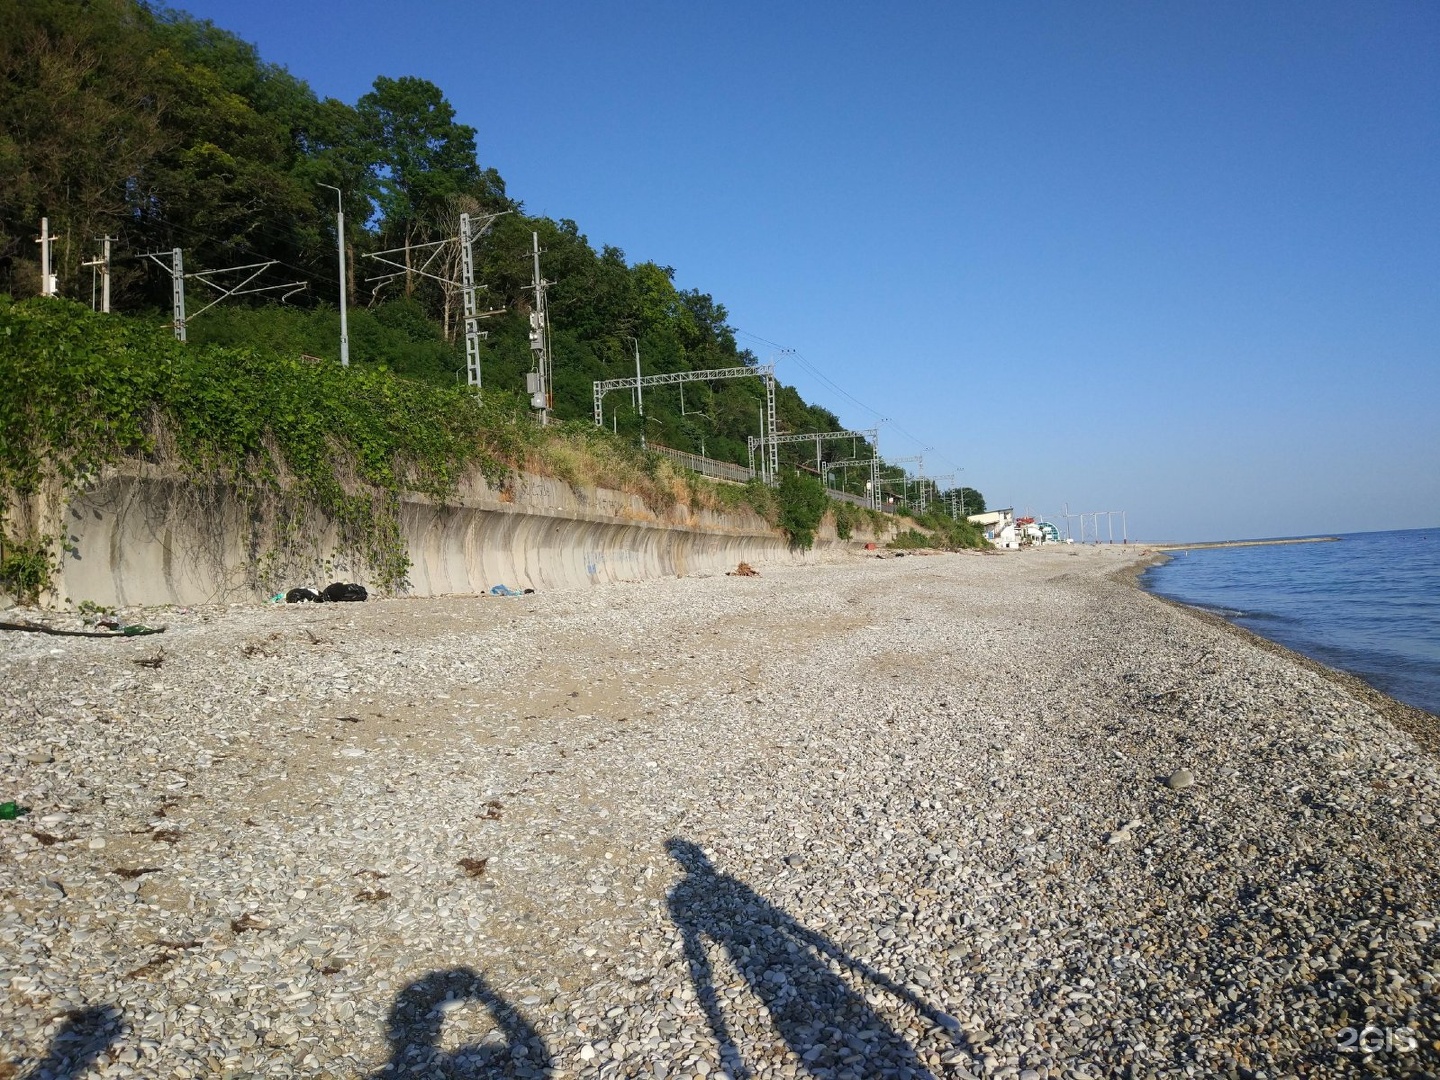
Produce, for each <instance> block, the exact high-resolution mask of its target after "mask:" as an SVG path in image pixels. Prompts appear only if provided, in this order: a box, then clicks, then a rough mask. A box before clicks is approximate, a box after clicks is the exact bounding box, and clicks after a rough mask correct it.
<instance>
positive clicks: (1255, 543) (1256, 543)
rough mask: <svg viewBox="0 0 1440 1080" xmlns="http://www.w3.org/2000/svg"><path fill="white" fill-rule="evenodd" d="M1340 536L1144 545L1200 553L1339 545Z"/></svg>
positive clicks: (1161, 549)
mask: <svg viewBox="0 0 1440 1080" xmlns="http://www.w3.org/2000/svg"><path fill="white" fill-rule="evenodd" d="M1340 540H1341V537H1338V536H1293V537H1286V538H1282V539H1279V540H1199V541H1196V542H1195V543H1193V544H1143V545H1141V546H1142V547H1148V548H1150V549H1151V550H1152V551H1200V550H1202V549H1204V548H1232V547H1271V546H1275V545H1280V544H1338V543H1339V542H1340Z"/></svg>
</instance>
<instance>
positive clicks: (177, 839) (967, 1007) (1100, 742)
mask: <svg viewBox="0 0 1440 1080" xmlns="http://www.w3.org/2000/svg"><path fill="white" fill-rule="evenodd" d="M1144 551H1145V549H1141V550H1139V551H1131V552H1124V553H1121V552H1119V551H1114V552H1106V551H1073V550H1066V549H1061V550H1058V551H1054V552H1031V553H1016V554H1013V555H1011V556H1010V557H1008V558H996V557H979V556H978V555H972V554H952V555H938V556H935V557H931V558H923V559H920V558H917V559H910V558H906V559H894V560H882V559H874V558H864V557H860V556H857V557H854V558H852V559H848V560H842V561H836V562H834V563H827V564H824V565H816V566H798V567H791V566H779V565H777V566H767V565H761V566H760V567H759V570H760V572H761V576H760V577H756V578H730V577H724V576H719V575H717V576H714V577H705V578H689V579H684V580H674V579H671V580H660V581H651V582H643V583H634V584H620V585H612V586H603V587H599V588H594V589H589V590H576V591H570V592H563V593H561V592H557V593H551V594H535V595H532V596H524V597H516V598H511V599H500V598H494V597H492V598H488V599H481V598H453V597H452V598H435V599H419V600H382V601H374V602H367V603H365V604H353V605H349V604H334V605H318V606H309V605H305V606H288V607H280V606H266V607H258V608H257V607H248V606H247V607H236V608H228V607H223V606H215V607H211V608H205V609H196V610H193V611H190V612H186V613H181V612H178V611H176V612H172V613H170V615H168V616H167V621H168V622H169V624H170V631H169V632H168V633H167V634H166V635H164V637H163V638H158V639H139V640H134V639H124V640H105V641H100V640H91V639H53V638H44V636H43V635H34V634H25V635H20V634H14V635H5V636H3V637H0V663H3V664H4V667H5V671H6V673H7V676H8V678H7V681H6V687H5V689H4V690H0V793H3V795H4V797H7V798H8V797H11V796H13V797H15V798H17V799H19V801H21V802H22V803H24V804H26V805H30V806H33V807H34V811H33V814H32V816H31V817H28V818H24V819H22V820H20V821H18V822H0V940H3V941H5V942H6V943H7V946H6V953H5V954H4V955H3V957H0V986H5V987H6V988H7V989H8V991H9V993H8V996H0V1065H3V1064H7V1063H9V1064H18V1063H34V1062H35V1061H37V1060H39V1059H40V1058H41V1057H42V1056H44V1055H46V1054H47V1053H50V1052H51V1051H52V1049H54V1048H60V1049H63V1048H64V1047H65V1046H67V1045H70V1043H69V1042H68V1041H57V1040H59V1038H60V1036H61V1035H63V1034H66V1033H67V1032H71V1031H72V1030H73V1029H72V1028H68V1027H67V1025H68V1024H71V1023H73V1022H74V1021H73V1018H74V1017H76V1016H87V1015H92V1016H95V1017H96V1019H95V1021H94V1023H95V1024H96V1025H97V1030H96V1031H95V1032H91V1033H90V1035H91V1036H93V1037H94V1039H95V1041H96V1044H97V1045H98V1046H100V1047H101V1051H97V1052H102V1056H103V1058H104V1061H103V1062H101V1063H99V1064H97V1066H96V1068H95V1070H94V1073H95V1075H98V1076H103V1077H124V1078H131V1077H141V1076H150V1075H168V1074H169V1073H171V1072H173V1071H175V1068H176V1067H177V1066H180V1067H184V1068H185V1069H187V1070H189V1071H190V1072H192V1073H194V1074H199V1075H204V1074H205V1073H206V1070H207V1069H208V1068H209V1066H208V1065H207V1064H206V1061H207V1060H208V1058H209V1057H213V1059H214V1060H215V1061H217V1062H219V1063H220V1065H221V1066H223V1069H230V1070H232V1071H233V1072H235V1073H236V1074H240V1075H259V1074H262V1073H266V1072H270V1071H274V1070H276V1069H284V1068H289V1069H291V1070H292V1071H295V1070H299V1071H301V1072H304V1071H309V1072H329V1073H330V1074H332V1075H343V1076H367V1075H376V1074H377V1071H378V1070H380V1069H381V1068H382V1067H383V1066H384V1065H385V1064H386V1063H387V1062H391V1063H395V1064H397V1065H400V1064H403V1065H404V1067H405V1068H406V1069H411V1068H413V1069H415V1070H419V1069H420V1068H421V1066H422V1065H425V1066H426V1067H429V1068H431V1069H432V1070H434V1069H439V1070H441V1072H442V1074H444V1069H446V1068H450V1067H451V1066H455V1067H456V1069H457V1070H458V1069H459V1064H458V1063H459V1059H460V1058H462V1057H463V1058H465V1060H467V1061H469V1062H470V1063H471V1064H470V1065H469V1066H467V1067H468V1068H470V1069H471V1072H472V1073H478V1074H479V1075H485V1072H484V1067H483V1065H484V1063H485V1062H490V1063H491V1065H492V1066H494V1067H496V1068H498V1067H499V1063H500V1062H501V1061H502V1060H503V1061H504V1062H506V1063H507V1064H508V1063H510V1062H512V1061H517V1060H523V1061H525V1062H528V1063H529V1064H528V1065H526V1066H525V1068H524V1069H523V1070H522V1071H521V1072H520V1073H517V1075H529V1076H532V1077H539V1076H542V1075H544V1076H550V1077H553V1078H554V1080H560V1078H566V1080H580V1078H585V1080H591V1078H599V1077H601V1076H602V1075H611V1074H614V1073H617V1072H618V1073H619V1074H624V1075H647V1073H646V1072H645V1070H647V1069H651V1068H652V1066H654V1065H663V1066H664V1067H665V1069H666V1070H667V1071H668V1073H669V1076H671V1077H681V1076H683V1077H687V1078H694V1077H696V1076H699V1075H702V1074H706V1073H708V1074H710V1075H715V1074H717V1073H718V1072H719V1071H721V1070H730V1071H731V1072H732V1074H733V1072H734V1071H735V1069H736V1064H735V1060H736V1058H738V1059H739V1061H741V1062H743V1063H744V1064H745V1067H746V1068H748V1069H749V1070H750V1072H751V1074H752V1075H754V1076H756V1077H757V1078H759V1077H767V1078H768V1077H776V1078H778V1077H780V1076H789V1075H793V1076H794V1077H797V1078H798V1077H801V1076H805V1075H807V1074H813V1070H811V1066H812V1065H813V1066H814V1068H815V1069H821V1068H823V1069H826V1070H828V1074H829V1075H831V1076H834V1077H837V1078H838V1077H840V1076H842V1075H844V1074H845V1073H846V1072H849V1073H850V1075H851V1076H854V1077H856V1078H857V1080H858V1078H863V1077H868V1076H872V1075H880V1074H881V1073H882V1072H883V1071H884V1070H886V1069H893V1070H898V1069H900V1068H907V1069H909V1070H910V1071H911V1073H912V1075H914V1076H916V1077H917V1078H920V1077H935V1078H939V1077H946V1078H949V1077H963V1076H967V1075H973V1076H977V1077H978V1076H992V1075H996V1074H1003V1075H1008V1076H1010V1077H1012V1078H1016V1077H1018V1076H1019V1075H1020V1074H1022V1073H1023V1072H1025V1071H1026V1070H1033V1071H1034V1072H1035V1073H1037V1074H1038V1075H1041V1076H1044V1077H1048V1078H1052V1080H1053V1078H1059V1077H1063V1076H1066V1075H1067V1074H1072V1075H1083V1071H1084V1070H1087V1069H1088V1070H1089V1072H1090V1075H1097V1076H1098V1075H1116V1074H1121V1073H1127V1072H1129V1071H1131V1070H1133V1071H1138V1072H1139V1073H1140V1074H1141V1075H1150V1074H1152V1073H1157V1074H1161V1075H1179V1074H1180V1073H1182V1072H1183V1071H1184V1070H1185V1069H1187V1068H1189V1069H1193V1070H1194V1071H1195V1072H1196V1074H1197V1075H1225V1074H1226V1073H1228V1072H1230V1071H1231V1070H1232V1069H1233V1070H1235V1071H1236V1073H1237V1074H1238V1075H1253V1073H1254V1072H1255V1071H1256V1070H1259V1069H1262V1068H1263V1069H1265V1070H1267V1071H1268V1072H1269V1074H1270V1075H1286V1074H1289V1073H1300V1072H1304V1071H1306V1070H1309V1071H1311V1072H1312V1073H1318V1072H1323V1071H1325V1070H1327V1069H1328V1070H1330V1071H1329V1072H1328V1073H1327V1075H1330V1074H1333V1073H1334V1071H1335V1070H1336V1069H1338V1068H1340V1067H1341V1066H1342V1065H1343V1064H1344V1061H1345V1059H1344V1058H1342V1057H1339V1056H1338V1055H1337V1051H1336V1033H1337V1032H1338V1031H1340V1030H1342V1029H1343V1028H1344V1027H1345V1026H1346V1025H1347V1024H1348V1023H1350V1022H1351V1019H1352V1018H1357V1017H1360V1016H1362V1015H1364V1016H1366V1017H1373V1022H1374V1023H1375V1024H1377V1025H1384V1026H1385V1027H1386V1028H1387V1029H1389V1030H1392V1031H1400V1030H1407V1031H1408V1030H1411V1029H1412V1028H1413V1030H1414V1032H1415V1034H1416V1036H1417V1043H1416V1048H1415V1049H1414V1050H1413V1051H1407V1052H1406V1053H1404V1054H1403V1055H1399V1056H1396V1057H1394V1058H1393V1059H1387V1061H1386V1065H1387V1069H1388V1070H1389V1072H1390V1073H1391V1074H1392V1075H1414V1076H1420V1075H1427V1074H1429V1073H1430V1072H1433V1070H1434V1068H1435V1066H1436V1065H1437V1064H1440V1045H1435V1043H1436V1040H1437V1039H1440V1020H1437V1019H1436V1018H1435V1017H1434V1016H1432V1015H1431V1014H1432V1011H1433V1009H1432V1007H1431V1006H1430V1005H1428V1004H1426V1003H1427V1002H1431V1001H1433V1000H1434V998H1435V996H1436V994H1437V992H1440V979H1437V978H1436V974H1435V973H1436V972H1440V937H1437V935H1436V933H1435V926H1436V924H1437V923H1440V897H1437V895H1436V891H1435V889H1434V882H1433V871H1432V870H1431V869H1430V868H1431V867H1433V865H1435V864H1437V863H1440V837H1437V834H1436V829H1435V827H1434V819H1435V816H1436V815H1437V814H1440V769H1437V765H1436V762H1435V760H1434V752H1433V750H1432V749H1430V747H1429V745H1422V744H1421V743H1420V742H1419V741H1418V740H1417V738H1415V737H1412V736H1411V735H1410V734H1407V732H1406V731H1405V730H1404V729H1403V728H1402V727H1401V726H1400V725H1398V724H1396V723H1395V722H1394V721H1393V719H1392V717H1391V713H1390V711H1389V710H1388V709H1387V707H1386V702H1388V700H1389V699H1385V701H1380V700H1378V699H1380V698H1383V695H1380V694H1379V693H1378V692H1376V691H1371V690H1369V688H1368V687H1366V688H1364V691H1363V692H1357V690H1358V688H1357V687H1355V686H1354V685H1352V684H1350V683H1348V682H1347V681H1346V680H1345V679H1343V678H1342V679H1339V680H1337V679H1336V678H1335V677H1334V676H1335V675H1336V674H1337V673H1335V672H1332V671H1331V670H1330V669H1327V668H1324V666H1323V665H1315V664H1313V663H1308V662H1303V661H1304V658H1301V657H1297V656H1296V654H1293V653H1291V652H1290V651H1289V650H1285V649H1283V648H1282V647H1278V646H1273V647H1272V645H1271V643H1268V642H1266V641H1265V640H1264V639H1261V638H1257V637H1256V636H1255V635H1253V634H1250V633H1249V632H1248V631H1244V630H1242V629H1241V628H1238V627H1233V626H1231V625H1230V624H1228V623H1225V622H1224V621H1223V620H1219V619H1217V618H1215V617H1213V616H1211V617H1207V614H1206V613H1204V612H1200V611H1196V610H1195V609H1192V608H1189V607H1186V606H1184V605H1179V604H1174V603H1172V602H1169V601H1165V600H1164V598H1161V597H1156V596H1153V594H1150V593H1147V592H1145V591H1144V590H1143V589H1140V588H1139V587H1138V583H1137V582H1136V581H1135V578H1136V577H1137V576H1138V573H1139V572H1140V571H1141V570H1142V569H1143V568H1144V565H1145V563H1146V560H1151V561H1153V560H1154V559H1156V558H1158V557H1160V556H1157V555H1156V554H1155V553H1153V552H1150V553H1149V554H1144ZM1127 579H1128V580H1127ZM1155 600H1160V601H1162V602H1161V603H1154V602H1153V601H1155ZM1197 616H1198V617H1197ZM1222 628H1223V630H1222ZM1237 630H1239V631H1240V632H1239V633H1236V631H1237ZM157 641H158V642H160V644H162V645H163V647H164V656H163V660H162V661H161V662H159V663H158V664H155V665H154V666H153V667H152V666H148V663H149V662H150V661H153V660H154V659H155V658H156V656H158V646H157V644H156V642H157ZM1256 644H1259V645H1260V646H1261V648H1259V649H1256V648H1252V646H1253V645H1256ZM1296 659H1300V660H1302V663H1301V664H1295V663H1294V662H1293V661H1294V660H1296ZM142 660H143V661H146V662H147V666H141V665H140V664H139V663H138V661H142ZM1347 678H1348V677H1347ZM1182 774H1184V778H1183V779H1177V778H1180V777H1182ZM1172 784H1173V785H1174V786H1172ZM1426 818H1428V819H1429V821H1430V824H1426V823H1425V820H1424V819H1426ZM127 875H132V876H127ZM1377 941H1378V942H1383V945H1376V944H1372V943H1373V942H1377ZM1391 970H1394V971H1398V972H1400V973H1401V974H1402V975H1403V979H1402V980H1400V981H1398V982H1397V981H1395V980H1394V979H1392V977H1391V976H1390V975H1389V974H1388V972H1389V971H1391ZM437 1003H438V1005H442V1006H443V1007H441V1008H439V1011H438V1013H435V1012H434V1010H435V1009H436V1007H437ZM1366 1009H1370V1010H1373V1011H1372V1012H1369V1013H1367V1012H1365V1010H1366ZM302 1010H303V1011H302ZM435 1015H438V1016H440V1017H441V1018H442V1019H441V1020H438V1021H437V1020H434V1019H429V1020H427V1019H426V1018H427V1017H433V1016H435ZM1281 1015H1283V1017H1284V1021H1283V1023H1281V1022H1279V1021H1278V1017H1280V1016H1281ZM500 1017H510V1018H511V1019H510V1020H507V1021H505V1022H504V1023H501V1022H500ZM107 1018H108V1019H107ZM441 1026H443V1029H444V1030H443V1035H444V1038H443V1041H442V1040H441V1039H440V1034H441V1032H440V1027H441ZM835 1030H838V1031H839V1035H838V1036H832V1035H831V1034H829V1033H830V1032H832V1031H835ZM387 1033H388V1035H387ZM861 1033H868V1034H867V1035H866V1037H865V1038H860V1034H861ZM521 1046H524V1047H525V1048H526V1054H525V1056H524V1057H523V1059H516V1058H514V1057H513V1056H512V1051H513V1050H515V1049H518V1048H519V1047H521ZM806 1055H810V1056H808V1057H807V1056H806ZM312 1058H313V1063H311V1064H305V1062H307V1061H310V1060H311V1059H312ZM847 1058H848V1059H851V1060H850V1062H849V1064H847V1062H846V1059H847ZM542 1066H543V1068H542ZM787 1068H788V1069H789V1070H790V1072H788V1073H787V1072H786V1071H785V1070H786V1069H787ZM223 1069H222V1071H223ZM547 1070H548V1071H547ZM637 1070H639V1071H638V1072H637ZM1076 1070H1081V1071H1080V1072H1078V1073H1077V1072H1076ZM0 1071H3V1070H0ZM212 1071H213V1070H212ZM402 1073H403V1069H402ZM457 1074H465V1073H464V1072H463V1070H462V1071H459V1072H458V1073H457ZM649 1075H653V1071H652V1072H651V1073H649Z"/></svg>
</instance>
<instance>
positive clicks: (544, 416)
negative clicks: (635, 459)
mask: <svg viewBox="0 0 1440 1080" xmlns="http://www.w3.org/2000/svg"><path fill="white" fill-rule="evenodd" d="M530 245H531V249H530V250H531V254H532V256H533V257H534V260H535V262H534V268H533V272H532V273H533V276H532V278H531V280H532V281H533V282H534V284H533V285H531V286H530V287H531V289H533V290H534V292H535V310H534V311H532V312H531V313H530V351H531V352H532V353H533V354H534V356H533V357H532V360H533V362H534V364H535V370H534V371H532V372H530V374H529V375H528V376H527V377H526V387H525V389H526V390H527V391H528V392H529V394H530V407H531V408H532V409H534V410H535V411H536V412H538V413H539V414H540V426H541V427H544V426H545V425H547V424H549V423H550V409H551V408H552V407H553V406H554V404H555V395H554V391H553V390H552V389H551V384H552V379H551V356H550V315H549V301H548V300H547V298H546V287H547V286H549V285H552V284H554V282H550V281H546V280H545V279H544V278H542V277H541V276H540V234H539V233H538V232H532V233H531V234H530ZM635 349H636V361H635V364H636V367H635V376H636V378H639V376H640V367H639V364H640V361H639V349H640V343H639V342H638V341H637V342H636V343H635ZM640 427H641V433H640V445H641V446H644V445H645V433H644V427H645V425H644V420H643V414H642V420H641V425H640Z"/></svg>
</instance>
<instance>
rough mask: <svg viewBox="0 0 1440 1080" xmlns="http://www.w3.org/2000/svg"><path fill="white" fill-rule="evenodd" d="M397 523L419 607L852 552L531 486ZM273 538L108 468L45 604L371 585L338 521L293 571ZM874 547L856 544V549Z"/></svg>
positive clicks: (224, 499) (413, 500)
mask: <svg viewBox="0 0 1440 1080" xmlns="http://www.w3.org/2000/svg"><path fill="white" fill-rule="evenodd" d="M400 523H401V531H402V534H403V537H404V541H405V543H406V545H407V547H408V550H409V555H410V559H411V562H412V567H411V570H410V574H409V586H410V587H409V589H408V590H406V592H407V593H408V594H409V595H416V596H440V595H446V594H456V593H462V594H463V593H479V592H485V591H488V590H489V589H490V588H491V586H493V585H498V584H504V585H508V586H510V587H512V588H533V589H537V590H555V589H569V588H581V587H584V586H589V585H594V584H599V583H602V582H611V581H623V580H640V579H644V578H655V577H675V576H684V575H688V574H707V573H718V572H722V571H725V570H733V569H734V568H735V566H736V565H737V564H738V563H740V562H742V561H744V562H749V563H752V564H756V565H764V564H766V563H770V564H774V563H780V562H785V563H789V562H797V561H810V560H815V559H824V558H827V557H833V556H834V555H835V554H837V553H839V552H841V551H843V550H844V549H845V548H847V547H848V546H849V544H847V543H845V542H842V541H840V540H838V539H837V538H836V536H835V533H834V530H833V528H831V527H830V526H829V525H828V523H827V524H826V525H825V526H823V527H822V529H821V530H820V532H819V534H818V535H817V542H816V546H815V549H814V550H812V551H810V552H805V553H799V552H792V551H790V549H789V547H788V545H787V544H786V541H785V539H784V536H783V534H781V533H780V532H778V531H777V530H775V529H772V528H770V526H769V525H768V524H767V523H766V522H765V520H764V519H763V518H761V517H760V516H759V515H757V514H755V513H753V512H750V511H735V512H727V513H723V514H721V513H715V512H712V511H699V512H692V511H690V510H689V508H687V507H684V506H676V507H673V508H671V509H670V510H669V511H666V512H664V513H662V514H656V513H655V512H654V511H652V510H651V509H650V508H649V507H647V506H646V505H645V504H644V503H642V502H641V501H640V500H639V499H638V498H636V497H633V496H629V495H625V494H623V493H621V492H618V491H611V490H606V489H590V490H585V491H576V490H573V489H572V488H570V487H569V485H567V484H565V483H564V482H563V481H559V480H555V479H553V478H550V477H542V476H534V475H525V476H522V477H521V478H519V479H518V480H517V481H516V482H515V483H513V484H510V485H507V486H506V487H505V488H503V489H496V488H492V487H491V486H490V485H488V484H487V483H486V482H485V481H484V480H483V479H479V478H476V479H474V480H472V481H471V482H469V483H468V484H466V485H465V486H464V487H463V488H462V490H461V491H460V492H459V493H458V494H457V495H456V496H455V497H454V498H453V499H451V500H450V501H449V502H448V503H447V505H444V506H440V505H437V504H436V503H435V502H434V501H432V500H429V499H427V498H425V497H423V496H419V495H408V496H406V497H405V498H404V499H403V500H402V503H401V508H400ZM56 524H57V526H58V523H56ZM275 526H276V523H274V522H268V523H267V522H259V521H256V520H252V516H251V512H250V511H249V510H247V508H246V507H245V506H244V505H243V504H242V503H241V502H240V501H239V500H238V499H237V498H235V496H234V494H233V493H232V492H229V491H226V490H224V489H221V488H208V489H207V488H200V487H197V486H196V485H195V484H193V483H190V482H188V481H185V480H183V479H179V478H177V477H174V476H167V475H163V474H160V473H158V472H155V471H147V470H146V469H145V468H144V467H135V468H133V469H129V470H125V471H121V470H110V471H107V473H106V474H105V475H104V476H103V477H102V478H101V479H100V481H99V482H98V483H96V484H95V485H93V486H92V487H91V488H90V489H89V490H88V491H86V492H84V493H82V494H79V495H76V496H73V497H72V498H71V499H70V500H69V503H68V506H67V507H66V509H65V520H64V534H65V536H66V541H67V551H66V553H65V556H64V558H63V565H62V569H61V574H60V576H59V579H58V581H57V588H56V589H55V591H54V593H53V594H52V595H51V596H50V597H49V598H48V599H49V600H50V601H51V602H58V603H78V602H80V601H82V600H89V601H92V602H94V603H97V604H104V605H107V606H125V605H134V604H146V605H150V604H204V603H215V602H224V601H246V600H255V599H260V598H263V597H264V596H265V595H266V594H267V593H268V592H269V591H270V590H271V589H276V588H281V587H288V586H292V585H301V584H310V585H319V586H324V585H325V584H326V583H327V582H328V581H331V580H359V581H361V582H363V583H365V584H367V585H369V584H371V583H370V582H369V581H367V580H366V574H365V572H364V568H363V567H357V566H355V565H353V564H350V565H347V564H346V563H345V562H344V561H343V560H338V561H337V560H334V553H335V551H336V546H337V545H336V530H335V528H334V526H333V524H332V523H330V522H328V521H324V520H318V521H316V520H312V521H311V523H310V524H309V525H308V526H306V530H307V535H306V536H305V547H306V550H307V552H308V555H307V556H305V557H303V558H296V557H294V556H291V557H289V558H288V561H287V562H285V563H284V564H281V563H277V562H275V561H273V555H271V554H270V553H269V545H268V544H267V541H266V538H267V537H272V536H273V535H275V533H276V528H275ZM50 531H51V532H53V533H58V532H59V531H60V529H59V528H58V527H57V528H54V529H52V530H50ZM870 539H875V538H874V537H871V536H869V535H868V534H867V535H858V534H857V536H856V537H855V538H854V539H853V540H852V541H851V543H860V542H863V541H865V540H870ZM267 559H268V560H271V561H268V562H267ZM327 560H332V561H330V562H328V563H327ZM257 569H258V571H259V572H258V573H257Z"/></svg>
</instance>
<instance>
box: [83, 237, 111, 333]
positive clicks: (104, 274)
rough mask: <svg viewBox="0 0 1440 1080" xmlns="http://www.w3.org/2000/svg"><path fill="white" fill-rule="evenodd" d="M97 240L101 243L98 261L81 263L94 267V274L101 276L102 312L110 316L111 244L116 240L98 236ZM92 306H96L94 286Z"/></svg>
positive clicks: (91, 293)
mask: <svg viewBox="0 0 1440 1080" xmlns="http://www.w3.org/2000/svg"><path fill="white" fill-rule="evenodd" d="M95 239H97V240H99V241H100V245H101V250H100V257H99V258H96V259H91V260H90V261H89V262H86V263H81V264H80V265H81V266H89V267H92V268H93V271H92V272H95V273H98V274H99V276H100V311H101V312H102V313H103V314H106V315H108V314H110V243H111V241H112V240H113V239H114V237H111V236H97V237H96V238H95ZM90 306H91V307H94V306H95V290H94V286H93V285H92V286H91V290H90Z"/></svg>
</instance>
